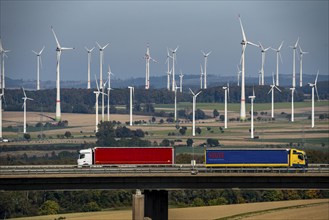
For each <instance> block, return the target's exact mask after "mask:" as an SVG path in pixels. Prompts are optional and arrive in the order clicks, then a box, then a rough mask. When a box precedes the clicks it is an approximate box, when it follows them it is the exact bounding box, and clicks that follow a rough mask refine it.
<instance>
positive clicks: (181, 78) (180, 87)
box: [179, 71, 184, 93]
mask: <svg viewBox="0 0 329 220" xmlns="http://www.w3.org/2000/svg"><path fill="white" fill-rule="evenodd" d="M183 77H184V75H183V73H182V71H180V74H179V91H180V93H182V92H183Z"/></svg>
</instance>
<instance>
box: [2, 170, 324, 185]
mask: <svg viewBox="0 0 329 220" xmlns="http://www.w3.org/2000/svg"><path fill="white" fill-rule="evenodd" d="M225 188H226V189H228V188H229V189H232V188H233V189H235V188H239V189H329V167H328V166H327V165H322V166H320V165H317V166H311V167H309V168H307V169H293V168H273V169H265V168H211V169H210V168H205V167H202V166H201V167H200V166H197V167H195V169H191V165H175V166H169V167H167V166H163V167H161V166H159V167H144V166H143V167H134V166H129V167H88V168H78V167H76V166H1V167H0V191H1V190H5V191H6V190H8V191H10V190H13V191H17V190H89V189H148V190H159V189H160V190H169V189H225Z"/></svg>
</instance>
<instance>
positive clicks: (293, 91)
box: [290, 88, 295, 122]
mask: <svg viewBox="0 0 329 220" xmlns="http://www.w3.org/2000/svg"><path fill="white" fill-rule="evenodd" d="M290 90H291V121H292V122H294V120H295V116H294V93H295V88H290Z"/></svg>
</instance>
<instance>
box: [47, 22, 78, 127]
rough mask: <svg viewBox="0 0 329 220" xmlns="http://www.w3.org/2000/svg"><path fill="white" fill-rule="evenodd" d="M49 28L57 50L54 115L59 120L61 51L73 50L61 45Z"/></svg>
mask: <svg viewBox="0 0 329 220" xmlns="http://www.w3.org/2000/svg"><path fill="white" fill-rule="evenodd" d="M51 30H52V32H53V35H54V37H55V40H56V44H57V47H56V51H57V66H56V90H57V95H56V116H55V120H56V121H61V95H60V59H61V54H62V51H65V50H73V49H74V48H72V47H61V45H60V44H59V41H58V39H57V36H56V34H55V31H54V29H53V27H51Z"/></svg>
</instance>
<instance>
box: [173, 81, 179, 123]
mask: <svg viewBox="0 0 329 220" xmlns="http://www.w3.org/2000/svg"><path fill="white" fill-rule="evenodd" d="M179 88H180V87H178V86H177V84H176V86H175V113H174V119H175V122H176V121H177V89H179Z"/></svg>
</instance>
